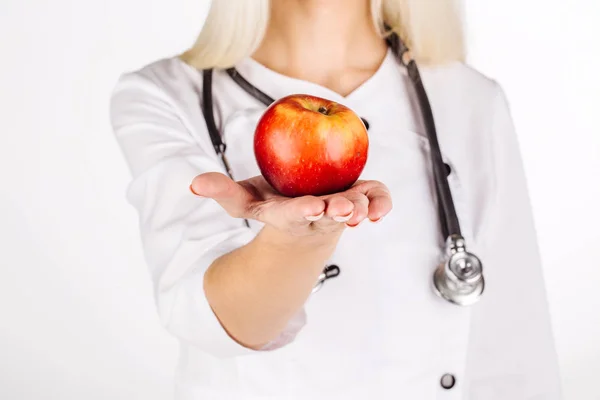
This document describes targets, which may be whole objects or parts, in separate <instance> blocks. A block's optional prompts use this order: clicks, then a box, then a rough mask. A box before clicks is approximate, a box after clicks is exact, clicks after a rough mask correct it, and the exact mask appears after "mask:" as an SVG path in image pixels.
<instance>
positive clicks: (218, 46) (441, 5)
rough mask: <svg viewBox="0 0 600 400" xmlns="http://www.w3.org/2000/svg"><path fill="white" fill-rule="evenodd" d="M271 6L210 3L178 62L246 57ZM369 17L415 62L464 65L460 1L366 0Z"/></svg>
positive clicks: (236, 0)
mask: <svg viewBox="0 0 600 400" xmlns="http://www.w3.org/2000/svg"><path fill="white" fill-rule="evenodd" d="M270 1H271V0H213V1H212V4H211V7H210V11H209V12H208V16H207V19H206V22H205V24H204V27H203V28H202V31H201V32H200V35H199V36H198V38H197V40H196V42H195V44H194V45H193V46H192V48H190V49H189V50H188V51H186V52H185V53H183V54H182V55H181V58H182V59H183V60H184V61H185V62H187V63H188V64H190V65H193V66H194V67H196V68H198V69H206V68H228V67H231V66H233V65H235V64H236V63H237V62H239V61H240V60H242V59H243V58H245V57H249V56H250V55H251V54H252V53H254V51H255V50H256V48H257V47H258V46H259V45H260V42H261V41H262V38H263V36H264V34H265V31H266V28H267V23H268V20H269V6H270ZM275 1H276V0H275ZM371 14H372V16H373V23H374V24H375V26H376V28H377V30H378V32H379V33H380V35H381V36H382V37H386V36H387V35H389V34H390V33H392V32H395V33H396V34H398V36H400V38H401V39H402V41H403V42H404V43H405V44H406V45H407V46H408V48H409V49H410V50H411V52H412V55H413V57H414V58H415V60H416V61H417V62H418V63H421V64H430V65H431V64H442V63H446V62H452V61H460V62H463V61H464V60H465V43H464V36H463V35H464V32H463V24H462V9H461V3H460V0H371Z"/></svg>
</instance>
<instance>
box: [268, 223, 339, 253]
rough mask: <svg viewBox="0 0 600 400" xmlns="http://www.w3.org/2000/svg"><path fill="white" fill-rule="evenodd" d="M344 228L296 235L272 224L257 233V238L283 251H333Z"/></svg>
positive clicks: (272, 247)
mask: <svg viewBox="0 0 600 400" xmlns="http://www.w3.org/2000/svg"><path fill="white" fill-rule="evenodd" d="M342 232H343V230H342V229H340V230H339V231H337V232H332V233H326V234H315V235H294V234H291V233H288V232H285V231H281V230H279V229H277V228H274V227H272V226H270V225H265V227H264V228H263V229H262V230H261V231H260V233H259V234H258V235H257V238H256V240H257V241H258V242H260V243H261V244H264V245H266V246H268V247H269V248H271V249H274V250H280V251H283V252H289V251H298V250H302V251H310V252H331V251H333V249H335V246H336V244H337V242H338V240H339V238H340V236H341V234H342Z"/></svg>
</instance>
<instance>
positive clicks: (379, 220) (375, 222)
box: [371, 217, 383, 224]
mask: <svg viewBox="0 0 600 400" xmlns="http://www.w3.org/2000/svg"><path fill="white" fill-rule="evenodd" d="M381 221H383V217H380V218H379V219H375V220H371V222H372V223H374V224H378V223H380V222H381Z"/></svg>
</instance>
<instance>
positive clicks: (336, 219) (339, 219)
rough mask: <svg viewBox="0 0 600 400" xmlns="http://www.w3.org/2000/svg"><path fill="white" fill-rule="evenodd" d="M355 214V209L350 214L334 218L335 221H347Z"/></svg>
mask: <svg viewBox="0 0 600 400" xmlns="http://www.w3.org/2000/svg"><path fill="white" fill-rule="evenodd" d="M353 215H354V211H352V212H351V213H350V214H348V215H346V216H341V215H338V216H336V217H333V220H334V221H335V222H346V221H349V220H350V218H352V216H353Z"/></svg>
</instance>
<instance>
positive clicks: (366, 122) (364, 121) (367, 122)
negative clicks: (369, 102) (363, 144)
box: [360, 117, 369, 130]
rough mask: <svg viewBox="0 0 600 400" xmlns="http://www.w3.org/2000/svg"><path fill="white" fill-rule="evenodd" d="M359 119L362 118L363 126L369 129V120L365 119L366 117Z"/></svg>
mask: <svg viewBox="0 0 600 400" xmlns="http://www.w3.org/2000/svg"><path fill="white" fill-rule="evenodd" d="M360 119H362V122H363V124H365V128H367V130H369V121H367V120H366V119H364V118H362V117H361V118H360Z"/></svg>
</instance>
